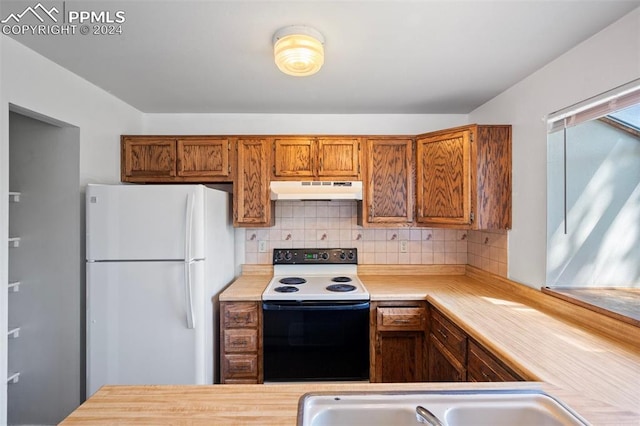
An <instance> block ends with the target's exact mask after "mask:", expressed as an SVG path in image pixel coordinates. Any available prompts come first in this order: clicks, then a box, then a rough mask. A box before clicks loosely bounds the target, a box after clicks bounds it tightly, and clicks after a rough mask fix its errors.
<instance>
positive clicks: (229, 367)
mask: <svg viewBox="0 0 640 426" xmlns="http://www.w3.org/2000/svg"><path fill="white" fill-rule="evenodd" d="M219 349H220V382H221V383H262V380H263V374H262V309H261V308H260V304H259V302H220V348H219Z"/></svg>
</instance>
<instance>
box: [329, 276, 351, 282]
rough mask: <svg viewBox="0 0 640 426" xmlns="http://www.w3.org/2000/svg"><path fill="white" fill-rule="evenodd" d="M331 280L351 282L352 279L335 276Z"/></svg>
mask: <svg viewBox="0 0 640 426" xmlns="http://www.w3.org/2000/svg"><path fill="white" fill-rule="evenodd" d="M331 281H333V282H334V283H350V282H351V281H352V280H351V278H349V277H333V278H331Z"/></svg>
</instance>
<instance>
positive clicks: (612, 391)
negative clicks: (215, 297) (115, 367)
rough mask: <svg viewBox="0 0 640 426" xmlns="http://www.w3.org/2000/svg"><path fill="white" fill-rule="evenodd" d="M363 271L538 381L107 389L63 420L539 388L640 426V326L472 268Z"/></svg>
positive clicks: (603, 420)
mask: <svg viewBox="0 0 640 426" xmlns="http://www.w3.org/2000/svg"><path fill="white" fill-rule="evenodd" d="M271 276H272V269H271V266H270V265H261V266H249V267H245V269H244V270H243V275H242V276H241V277H240V278H238V279H237V280H236V281H235V282H234V283H233V284H231V286H229V287H228V288H227V289H226V290H225V291H224V292H223V293H222V294H221V295H220V301H223V302H224V301H227V302H228V301H259V300H260V299H261V294H262V291H263V290H264V288H265V287H266V285H267V284H268V282H269V280H270V279H271ZM358 276H359V277H360V279H361V280H362V282H363V283H364V285H365V286H366V288H367V289H368V290H369V293H370V295H371V300H372V301H392V302H393V301H404V300H426V301H428V302H429V303H430V304H431V305H433V306H435V307H436V308H437V309H439V310H441V311H442V312H443V313H445V314H446V315H447V316H449V317H450V318H451V319H452V320H453V321H455V322H456V323H457V324H458V325H459V326H460V327H461V328H463V329H464V330H465V331H466V332H467V333H468V334H469V335H470V336H471V337H472V338H474V339H475V340H477V341H478V342H480V343H481V344H482V345H484V346H485V347H486V348H488V349H489V350H491V351H492V352H494V354H496V355H498V356H499V357H501V358H502V359H503V360H504V361H505V362H507V363H509V364H510V366H511V367H512V368H513V369H514V370H515V371H516V372H517V373H519V374H520V375H521V376H523V377H525V378H527V379H528V380H530V381H531V382H527V383H519V384H513V383H495V384H482V385H479V384H473V383H461V384H441V383H412V384H333V385H330V384H293V385H276V384H267V385H212V386H106V387H104V388H102V389H101V390H100V391H98V392H97V393H96V394H95V395H94V396H93V397H91V398H90V399H89V400H88V401H87V402H86V403H85V404H83V405H82V406H81V407H80V408H78V409H77V410H76V411H75V412H73V413H72V414H71V415H70V416H69V418H67V419H66V421H65V422H63V424H130V423H133V424H136V423H137V424H167V423H171V424H185V425H187V424H188V425H200V424H260V425H264V424H283V425H285V424H286V425H294V424H295V418H296V410H297V402H298V398H299V397H300V396H301V395H303V394H304V393H306V392H319V391H327V390H329V391H332V390H339V389H342V390H376V389H377V390H421V389H424V390H433V389H443V388H447V387H448V386H453V387H457V388H458V389H459V388H469V387H473V386H485V387H487V386H489V387H495V386H498V387H508V388H512V387H513V386H525V387H527V386H529V387H531V386H542V387H543V389H545V390H548V391H549V390H550V389H551V390H552V391H549V393H551V394H552V395H555V396H558V397H559V398H560V399H562V400H563V401H564V402H566V403H567V404H568V405H569V406H571V407H572V408H574V409H575V410H576V411H577V412H578V413H580V414H581V415H583V416H584V417H585V418H586V419H587V420H589V421H590V422H591V423H593V424H596V425H599V424H602V425H609V424H612V425H617V424H634V425H640V328H639V327H634V326H633V325H630V324H625V323H622V322H620V321H617V320H615V319H613V318H609V317H606V316H604V315H601V314H598V313H596V312H592V311H589V310H586V309H584V308H582V307H580V306H576V305H572V304H569V303H567V302H565V301H563V300H560V299H558V298H555V297H552V296H549V295H545V294H543V293H542V292H540V291H538V290H536V289H532V288H529V287H526V286H523V285H520V284H517V283H514V282H512V281H509V280H507V279H504V278H501V277H498V276H495V275H492V274H489V273H486V272H484V271H481V270H479V269H477V268H473V267H470V266H466V267H464V266H433V265H431V266H428V265H425V266H418V267H414V266H411V267H404V266H392V265H382V266H379V267H378V266H375V265H371V266H368V265H360V266H359V267H358ZM533 382H542V384H536V383H533Z"/></svg>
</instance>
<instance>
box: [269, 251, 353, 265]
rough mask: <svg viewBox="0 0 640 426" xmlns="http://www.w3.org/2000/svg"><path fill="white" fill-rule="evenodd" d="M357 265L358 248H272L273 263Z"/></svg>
mask: <svg viewBox="0 0 640 426" xmlns="http://www.w3.org/2000/svg"><path fill="white" fill-rule="evenodd" d="M305 263H306V264H314V265H322V264H326V265H335V264H346V265H357V264H358V250H357V249H355V248H346V249H342V248H332V249H314V248H304V249H302V248H300V249H296V248H291V249H273V264H274V265H300V264H305Z"/></svg>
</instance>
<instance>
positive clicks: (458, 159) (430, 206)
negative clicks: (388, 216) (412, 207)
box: [416, 130, 471, 225]
mask: <svg viewBox="0 0 640 426" xmlns="http://www.w3.org/2000/svg"><path fill="white" fill-rule="evenodd" d="M469 134H470V132H469V131H468V130H462V131H457V132H452V133H447V134H441V135H436V136H430V137H420V138H418V139H417V142H416V144H417V146H416V153H417V162H416V175H417V185H416V203H417V218H416V219H417V221H418V222H419V223H430V224H433V225H437V224H459V225H467V224H470V223H471V219H470V214H471V193H470V189H471V173H470V163H469V162H470V159H471V153H470V147H469V143H470V142H469Z"/></svg>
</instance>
